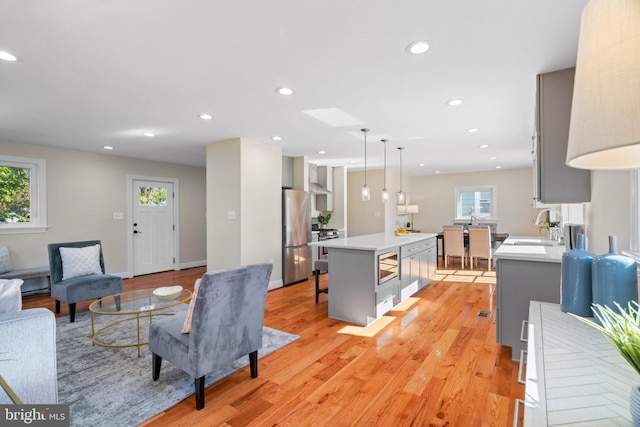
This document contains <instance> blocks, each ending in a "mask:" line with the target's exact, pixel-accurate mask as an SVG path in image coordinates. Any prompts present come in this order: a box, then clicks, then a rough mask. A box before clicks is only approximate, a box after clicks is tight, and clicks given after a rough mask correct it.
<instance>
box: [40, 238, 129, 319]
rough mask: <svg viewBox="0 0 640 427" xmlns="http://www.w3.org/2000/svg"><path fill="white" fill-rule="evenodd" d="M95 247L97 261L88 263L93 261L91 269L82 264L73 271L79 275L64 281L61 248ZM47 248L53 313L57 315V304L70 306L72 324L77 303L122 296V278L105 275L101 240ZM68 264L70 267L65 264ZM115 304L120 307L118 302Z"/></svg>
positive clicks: (52, 244) (58, 244)
mask: <svg viewBox="0 0 640 427" xmlns="http://www.w3.org/2000/svg"><path fill="white" fill-rule="evenodd" d="M95 245H100V247H99V250H98V251H96V258H95V259H94V260H89V261H93V264H94V266H93V268H91V267H89V268H87V267H86V266H85V265H84V264H86V262H85V263H84V264H83V266H82V267H80V268H78V269H76V273H79V274H80V275H74V274H71V275H74V277H71V278H65V276H68V275H69V274H65V271H64V268H63V259H62V256H61V252H60V248H87V247H89V246H95ZM48 249H49V268H50V270H51V296H52V297H53V298H54V299H55V300H56V313H60V301H63V302H66V303H67V304H69V321H70V322H71V323H73V322H74V321H75V318H76V303H77V302H79V301H87V300H90V299H96V298H102V297H106V296H108V295H115V294H119V293H122V278H121V277H119V276H112V275H109V274H104V258H103V255H102V245H101V244H100V240H89V241H84V242H67V243H50V244H49V245H48ZM63 250H64V249H63ZM85 261H86V260H85ZM67 265H69V264H68V263H67ZM68 269H70V268H68ZM90 271H91V272H90ZM67 273H68V272H67ZM116 302H117V303H118V304H117V305H118V306H119V301H118V300H117V299H116ZM118 309H119V307H118Z"/></svg>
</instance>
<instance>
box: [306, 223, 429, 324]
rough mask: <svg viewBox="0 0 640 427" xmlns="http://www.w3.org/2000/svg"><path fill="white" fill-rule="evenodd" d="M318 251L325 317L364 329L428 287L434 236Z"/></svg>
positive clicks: (367, 239)
mask: <svg viewBox="0 0 640 427" xmlns="http://www.w3.org/2000/svg"><path fill="white" fill-rule="evenodd" d="M309 246H323V247H325V248H326V249H327V252H328V259H329V280H328V286H329V317H331V318H333V319H338V320H344V321H347V322H351V323H355V324H358V325H368V324H369V323H371V322H373V321H374V320H375V319H377V318H379V317H380V316H382V315H383V314H385V313H386V312H388V311H389V310H391V309H392V308H393V307H394V306H395V305H396V304H398V303H400V302H401V301H403V300H405V299H406V298H408V297H409V296H411V295H412V294H414V293H415V292H417V291H418V290H420V289H421V288H423V287H424V286H426V285H428V284H429V283H430V282H431V279H432V278H433V276H434V275H435V271H436V266H437V260H436V257H437V254H436V234H435V233H411V234H407V235H401V236H396V235H395V234H393V233H379V234H369V235H364V236H356V237H345V238H342V239H332V240H327V241H322V242H312V243H310V244H309Z"/></svg>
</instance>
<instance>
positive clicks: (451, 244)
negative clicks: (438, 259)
mask: <svg viewBox="0 0 640 427" xmlns="http://www.w3.org/2000/svg"><path fill="white" fill-rule="evenodd" d="M442 233H443V235H444V248H445V251H446V252H445V254H444V266H445V268H446V267H447V264H448V260H449V257H460V263H461V265H462V268H464V266H465V265H466V263H467V248H466V247H465V245H464V228H463V226H461V225H445V226H444V227H442Z"/></svg>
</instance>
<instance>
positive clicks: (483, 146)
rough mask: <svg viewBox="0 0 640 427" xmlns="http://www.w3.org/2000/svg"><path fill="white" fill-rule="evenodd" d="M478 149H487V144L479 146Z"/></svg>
mask: <svg viewBox="0 0 640 427" xmlns="http://www.w3.org/2000/svg"><path fill="white" fill-rule="evenodd" d="M479 147H480V148H489V144H482V145H480V146H479Z"/></svg>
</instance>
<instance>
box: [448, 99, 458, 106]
mask: <svg viewBox="0 0 640 427" xmlns="http://www.w3.org/2000/svg"><path fill="white" fill-rule="evenodd" d="M446 104H447V105H448V106H450V107H455V106H458V105H460V104H462V99H450V100H448V101H447V102H446Z"/></svg>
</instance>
